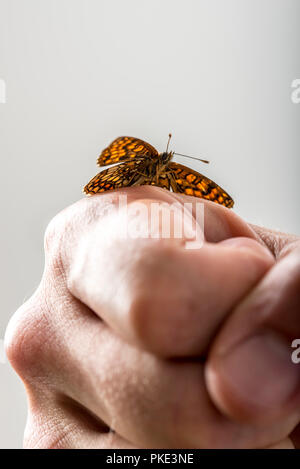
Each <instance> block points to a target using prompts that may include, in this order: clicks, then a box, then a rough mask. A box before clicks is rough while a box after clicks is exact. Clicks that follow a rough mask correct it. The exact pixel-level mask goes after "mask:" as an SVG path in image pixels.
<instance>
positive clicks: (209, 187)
mask: <svg viewBox="0 0 300 469" xmlns="http://www.w3.org/2000/svg"><path fill="white" fill-rule="evenodd" d="M168 170H169V177H170V182H171V186H172V189H173V191H174V192H180V193H184V194H186V195H193V196H195V197H199V198H202V199H207V200H211V201H212V202H216V203H218V204H220V205H224V206H225V207H227V208H231V207H233V204H234V201H233V199H232V198H231V197H230V195H229V194H227V192H226V191H224V189H222V187H220V186H218V184H216V183H215V182H214V181H212V180H211V179H208V178H207V177H206V176H203V174H200V173H198V172H197V171H194V170H193V169H190V168H188V167H187V166H183V165H182V164H179V163H175V162H171V163H169V165H168Z"/></svg>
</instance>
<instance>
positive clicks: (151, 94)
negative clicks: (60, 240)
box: [0, 0, 300, 448]
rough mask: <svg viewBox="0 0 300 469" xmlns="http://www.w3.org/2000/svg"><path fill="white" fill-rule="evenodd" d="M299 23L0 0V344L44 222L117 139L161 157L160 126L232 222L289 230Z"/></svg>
mask: <svg viewBox="0 0 300 469" xmlns="http://www.w3.org/2000/svg"><path fill="white" fill-rule="evenodd" d="M299 18H300V1H299V0H204V1H201V0H180V1H179V0H148V1H145V0H126V1H124V0H26V1H24V0H0V78H3V79H5V81H6V85H7V103H6V104H0V154H1V189H2V191H1V192H2V204H1V206H2V210H1V232H0V235H1V243H0V249H1V265H0V269H1V270H0V275H1V300H0V301H1V318H0V338H1V337H2V338H3V336H4V331H5V327H6V324H7V322H8V320H9V318H10V317H11V315H12V313H13V312H14V310H15V309H16V308H17V307H18V305H20V304H21V303H22V301H23V300H24V299H26V298H28V297H29V296H30V295H31V293H32V292H33V290H34V289H35V287H36V286H37V284H38V282H39V278H40V276H41V273H42V270H43V248H42V246H43V232H44V229H45V227H46V225H47V223H48V221H49V220H50V219H51V217H52V216H53V215H54V214H55V213H56V212H57V211H59V210H60V209H62V208H63V207H65V206H66V205H68V204H71V203H73V202H74V201H76V200H77V199H79V198H80V197H82V194H81V188H82V186H83V185H84V184H85V183H86V182H87V181H88V180H89V178H90V177H92V176H94V174H95V173H96V171H97V167H96V157H97V155H98V153H99V152H100V150H101V149H102V148H103V147H104V146H106V145H107V144H108V143H110V141H111V140H112V139H113V138H115V137H117V136H119V135H122V134H128V135H133V136H138V137H140V138H143V139H146V140H148V141H149V142H151V143H152V144H153V145H155V146H156V147H157V148H158V149H159V150H163V149H164V148H165V144H166V139H167V135H168V133H169V132H170V131H172V133H173V136H174V137H173V141H172V145H171V147H172V149H176V150H177V151H179V152H182V153H188V154H191V155H195V156H203V157H204V158H208V159H209V160H211V165H210V166H204V165H203V164H201V163H197V162H195V161H194V162H193V161H191V160H190V161H189V163H191V165H192V166H193V167H194V168H195V169H198V170H200V171H203V172H204V171H205V174H207V175H208V176H210V177H211V178H213V179H215V180H216V181H217V182H219V183H220V184H222V185H223V186H224V188H226V189H227V190H228V191H229V192H230V194H232V195H233V197H234V198H235V200H236V208H235V210H236V212H237V213H238V214H240V215H241V216H243V217H245V218H246V219H247V220H249V221H251V222H254V223H258V224H264V225H266V226H269V227H273V228H279V229H281V230H283V231H290V232H295V233H298V234H300V219H299V208H298V205H299V175H300V171H299V169H300V164H299V150H300V133H299V124H300V105H295V104H292V102H291V99H290V95H291V91H292V90H291V82H292V80H293V79H295V78H299V77H300V53H299V52H300V41H299V39H300V32H299ZM178 161H180V159H178ZM181 161H183V160H181ZM185 164H187V160H185ZM0 386H1V388H0V397H1V400H0V447H3V448H5V447H20V446H21V441H22V432H23V427H24V423H25V419H26V404H25V396H24V392H23V388H22V385H21V384H20V382H19V380H18V378H17V377H16V376H15V374H14V373H13V371H12V370H11V369H10V368H9V366H8V365H7V364H6V365H0Z"/></svg>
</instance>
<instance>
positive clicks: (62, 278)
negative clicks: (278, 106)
mask: <svg viewBox="0 0 300 469" xmlns="http://www.w3.org/2000/svg"><path fill="white" fill-rule="evenodd" d="M120 194H123V195H124V194H126V195H127V197H128V203H129V207H131V208H134V207H135V206H136V204H137V203H138V202H139V203H142V204H144V205H145V206H146V207H149V206H150V204H151V202H159V203H162V202H169V203H173V202H174V201H177V202H180V203H183V202H192V203H193V209H195V204H196V203H197V202H198V200H197V199H195V198H193V197H188V196H184V195H178V194H174V193H170V192H168V191H166V190H164V189H160V188H157V187H150V186H143V187H137V188H130V189H126V190H119V191H111V192H108V193H104V194H100V195H96V196H93V197H90V198H85V199H82V200H80V201H79V202H77V203H75V204H74V205H72V206H71V207H69V208H67V209H65V210H64V211H63V212H61V213H60V214H58V215H57V216H56V217H55V218H54V219H53V220H52V221H51V223H50V224H49V226H48V228H47V232H46V236H45V252H46V260H45V271H44V274H43V277H42V279H41V283H40V285H39V287H38V288H37V290H36V292H35V293H34V294H33V296H32V297H31V298H30V299H29V300H28V301H27V302H26V303H25V304H23V305H22V306H21V307H20V308H19V310H18V311H17V312H16V313H15V315H14V316H13V318H12V319H11V321H10V323H9V326H8V328H7V332H6V338H5V343H6V353H7V356H8V358H9V360H10V362H11V364H12V366H13V367H14V369H15V370H16V372H17V373H18V374H19V375H20V377H21V379H22V380H23V383H24V385H25V388H26V392H27V396H28V407H29V416H28V422H27V426H26V431H25V437H24V446H25V447H26V448H144V447H148V448H149V447H150V448H151V447H152V448H266V447H276V448H292V447H294V446H299V445H300V438H299V419H300V364H299V365H295V364H293V363H292V361H291V353H292V351H293V349H292V348H291V342H292V340H294V339H295V338H300V321H299V314H300V294H299V292H300V239H299V238H298V237H296V236H293V235H287V234H282V233H278V232H273V231H271V230H267V229H264V228H261V227H256V226H253V225H249V224H248V223H246V222H245V221H244V220H242V219H241V218H239V217H238V216H237V215H236V214H235V213H234V212H233V211H231V210H228V209H226V208H224V207H221V206H219V205H217V204H214V203H212V202H207V201H204V202H203V203H204V204H205V243H204V245H203V247H202V248H200V249H193V250H188V249H184V239H178V238H172V237H171V238H169V239H162V238H161V237H160V238H159V234H160V227H158V228H157V230H158V232H157V233H158V237H157V238H156V239H145V238H142V237H139V238H137V239H128V238H127V239H125V238H124V239H117V238H116V237H114V236H113V234H114V233H116V232H118V230H119V229H120V226H124V224H125V225H129V224H130V223H131V222H132V219H131V218H132V216H133V215H132V212H131V213H128V214H127V215H126V214H125V215H124V214H123V215H122V214H120V212H118V211H117V210H115V211H114V210H110V211H107V210H106V208H107V204H109V203H113V204H116V203H117V201H118V196H119V195H120ZM141 223H142V224H143V223H144V224H145V226H146V219H145V220H144V221H142V222H141ZM111 429H113V430H111Z"/></svg>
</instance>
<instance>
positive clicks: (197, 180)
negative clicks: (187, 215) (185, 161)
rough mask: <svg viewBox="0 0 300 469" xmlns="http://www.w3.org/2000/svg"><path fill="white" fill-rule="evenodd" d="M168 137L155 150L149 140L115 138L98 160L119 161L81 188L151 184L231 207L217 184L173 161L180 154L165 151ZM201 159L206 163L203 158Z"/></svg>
mask: <svg viewBox="0 0 300 469" xmlns="http://www.w3.org/2000/svg"><path fill="white" fill-rule="evenodd" d="M170 138H171V134H169V140H168V144H167V148H166V151H165V152H163V153H158V151H157V150H156V149H155V148H154V147H153V146H152V145H150V143H147V142H144V141H143V140H141V139H139V138H135V137H118V138H116V139H115V140H114V141H113V142H112V143H111V144H110V145H109V146H108V147H107V148H105V149H104V150H103V151H102V153H101V155H100V156H99V158H98V160H97V163H98V165H99V166H107V165H111V164H114V163H120V164H118V165H115V166H111V167H110V168H108V169H105V170H104V171H101V172H100V173H98V174H97V175H96V176H95V177H93V179H91V180H90V182H89V183H88V184H87V185H86V186H85V187H84V189H83V191H84V192H85V193H86V194H87V195H91V194H97V193H98V192H105V191H109V190H112V189H118V188H121V187H128V186H141V185H152V186H159V187H163V188H164V189H168V190H171V189H172V191H173V192H177V193H182V194H186V195H192V196H195V197H199V198H202V199H207V200H211V201H212V202H216V203H218V204H220V205H224V206H225V207H227V208H231V207H233V204H234V201H233V199H232V198H231V197H230V195H229V194H228V193H227V192H226V191H225V190H224V189H222V188H221V187H220V186H218V184H216V183H215V182H214V181H212V180H211V179H209V178H207V177H206V176H203V174H200V173H198V172H197V171H194V170H193V169H191V168H188V167H187V166H183V165H182V164H179V163H175V161H172V158H173V156H174V155H175V154H176V155H181V154H180V153H175V152H173V151H170V152H169V151H168V148H169V142H170ZM181 156H187V155H181ZM188 158H192V157H188ZM193 159H197V160H198V158H193ZM200 161H202V162H204V163H208V161H206V160H200Z"/></svg>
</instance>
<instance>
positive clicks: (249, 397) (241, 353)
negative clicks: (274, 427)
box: [221, 332, 300, 410]
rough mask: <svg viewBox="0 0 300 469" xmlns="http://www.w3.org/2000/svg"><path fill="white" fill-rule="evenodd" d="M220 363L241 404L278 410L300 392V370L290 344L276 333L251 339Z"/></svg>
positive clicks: (228, 354)
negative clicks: (293, 357)
mask: <svg viewBox="0 0 300 469" xmlns="http://www.w3.org/2000/svg"><path fill="white" fill-rule="evenodd" d="M221 360H222V361H221V367H222V375H223V377H224V379H226V384H227V385H228V386H229V389H230V390H231V391H232V392H233V394H234V396H236V398H237V399H238V400H239V401H240V402H241V403H242V404H246V405H247V403H248V404H249V405H251V407H254V408H258V407H261V408H263V409H265V410H267V409H270V410H271V409H273V408H277V409H278V406H280V405H284V404H286V403H287V402H288V401H289V399H290V398H292V397H293V395H295V393H296V392H297V391H298V392H299V390H300V388H299V387H300V367H299V365H295V364H294V363H293V362H292V359H291V348H290V346H289V344H288V343H286V342H284V341H283V340H282V339H281V337H279V336H278V335H277V334H275V333H272V332H266V333H261V334H260V335H257V336H253V337H250V338H248V339H247V340H246V341H245V342H243V343H240V344H238V345H236V346H235V347H234V348H233V349H231V350H230V351H229V352H228V353H227V354H226V355H225V356H223V357H222V358H221ZM234 396H233V397H234Z"/></svg>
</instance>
